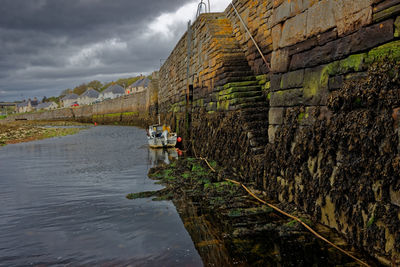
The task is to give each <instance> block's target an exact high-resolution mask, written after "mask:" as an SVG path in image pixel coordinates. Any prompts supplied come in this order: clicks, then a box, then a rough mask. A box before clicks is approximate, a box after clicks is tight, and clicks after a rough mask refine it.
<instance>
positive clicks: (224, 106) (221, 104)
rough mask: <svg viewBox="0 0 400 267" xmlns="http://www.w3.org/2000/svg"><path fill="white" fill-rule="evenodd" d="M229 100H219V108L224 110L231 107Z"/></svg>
mask: <svg viewBox="0 0 400 267" xmlns="http://www.w3.org/2000/svg"><path fill="white" fill-rule="evenodd" d="M229 104H230V103H229V100H224V101H218V102H217V110H220V111H223V110H228V109H229Z"/></svg>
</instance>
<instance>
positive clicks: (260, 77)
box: [256, 74, 268, 81]
mask: <svg viewBox="0 0 400 267" xmlns="http://www.w3.org/2000/svg"><path fill="white" fill-rule="evenodd" d="M267 79H268V75H267V74H262V75H258V76H256V80H257V81H262V80H267Z"/></svg>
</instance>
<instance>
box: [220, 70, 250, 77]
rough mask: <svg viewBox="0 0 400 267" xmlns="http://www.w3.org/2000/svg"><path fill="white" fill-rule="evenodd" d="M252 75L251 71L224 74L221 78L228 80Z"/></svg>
mask: <svg viewBox="0 0 400 267" xmlns="http://www.w3.org/2000/svg"><path fill="white" fill-rule="evenodd" d="M252 74H253V72H252V71H232V72H226V73H223V74H222V75H221V78H222V79H223V78H229V77H243V76H251V75H252Z"/></svg>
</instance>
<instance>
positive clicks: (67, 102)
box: [61, 94, 79, 108]
mask: <svg viewBox="0 0 400 267" xmlns="http://www.w3.org/2000/svg"><path fill="white" fill-rule="evenodd" d="M78 97H79V96H78V95H77V94H69V95H66V96H64V97H63V98H61V106H62V107H64V108H67V107H70V106H72V105H73V104H75V103H78Z"/></svg>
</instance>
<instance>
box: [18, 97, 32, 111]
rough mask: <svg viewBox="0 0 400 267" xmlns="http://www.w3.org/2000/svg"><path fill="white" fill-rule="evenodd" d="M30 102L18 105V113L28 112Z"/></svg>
mask: <svg viewBox="0 0 400 267" xmlns="http://www.w3.org/2000/svg"><path fill="white" fill-rule="evenodd" d="M28 103H29V102H28V101H26V100H24V101H23V102H21V103H19V104H17V113H25V112H28V108H29V104H28Z"/></svg>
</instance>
